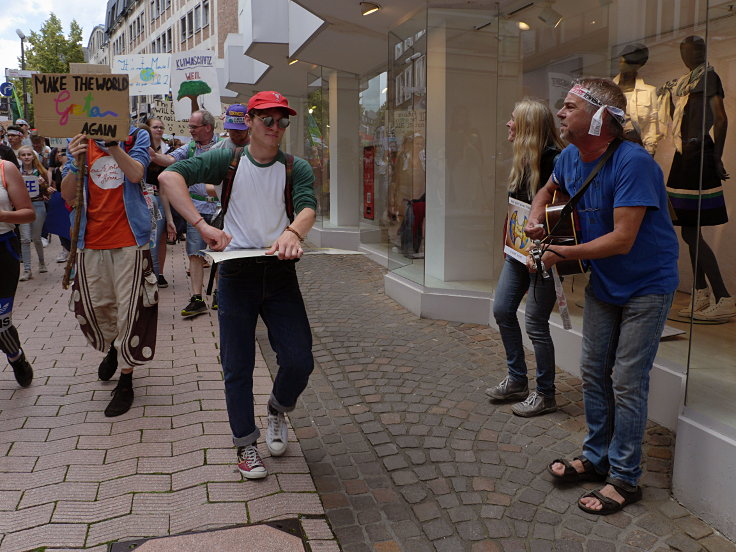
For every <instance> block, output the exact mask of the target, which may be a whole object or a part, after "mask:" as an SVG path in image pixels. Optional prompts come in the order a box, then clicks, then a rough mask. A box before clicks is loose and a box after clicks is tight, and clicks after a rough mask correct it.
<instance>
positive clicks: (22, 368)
mask: <svg viewBox="0 0 736 552" xmlns="http://www.w3.org/2000/svg"><path fill="white" fill-rule="evenodd" d="M10 365H11V366H12V367H13V374H15V381H17V382H18V385H20V386H21V387H28V386H29V385H31V382H32V381H33V367H32V366H31V363H30V362H28V361H27V360H26V354H25V353H24V352H23V351H21V352H20V356H19V357H18V358H16V359H15V360H14V361H13V362H11V363H10Z"/></svg>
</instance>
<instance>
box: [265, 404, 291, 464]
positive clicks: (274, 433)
mask: <svg viewBox="0 0 736 552" xmlns="http://www.w3.org/2000/svg"><path fill="white" fill-rule="evenodd" d="M288 444H289V428H288V426H287V425H286V417H285V416H284V413H283V412H277V413H276V414H271V413H270V412H269V413H268V428H267V429H266V446H267V447H268V452H270V453H271V456H281V455H282V454H284V453H285V452H286V447H287V445H288Z"/></svg>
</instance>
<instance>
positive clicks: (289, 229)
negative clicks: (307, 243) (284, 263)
mask: <svg viewBox="0 0 736 552" xmlns="http://www.w3.org/2000/svg"><path fill="white" fill-rule="evenodd" d="M287 230H288V231H289V232H291V233H293V234H296V237H297V238H299V241H300V242H303V241H304V238H302V235H301V234H300V233H299V232H297V231H296V230H294V229H293V228H292V227H291V226H287V227H286V228H284V232H286V231H287Z"/></svg>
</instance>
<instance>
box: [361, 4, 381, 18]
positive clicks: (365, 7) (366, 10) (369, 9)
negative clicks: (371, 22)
mask: <svg viewBox="0 0 736 552" xmlns="http://www.w3.org/2000/svg"><path fill="white" fill-rule="evenodd" d="M380 9H381V6H379V5H378V4H374V3H373V2H361V3H360V13H361V14H363V15H370V14H372V13H376V12H377V11H378V10H380Z"/></svg>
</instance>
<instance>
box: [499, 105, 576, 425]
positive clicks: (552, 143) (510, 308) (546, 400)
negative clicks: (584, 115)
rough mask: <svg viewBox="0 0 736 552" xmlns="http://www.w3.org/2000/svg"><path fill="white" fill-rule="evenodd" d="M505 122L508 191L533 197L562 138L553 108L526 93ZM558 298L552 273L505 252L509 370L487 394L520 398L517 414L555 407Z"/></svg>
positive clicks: (502, 289) (502, 301)
mask: <svg viewBox="0 0 736 552" xmlns="http://www.w3.org/2000/svg"><path fill="white" fill-rule="evenodd" d="M506 126H507V127H508V129H509V133H508V141H509V142H511V143H512V144H513V149H514V157H513V163H512V167H511V173H510V174H509V184H508V193H509V197H512V198H514V199H517V200H519V201H523V202H524V203H531V201H532V199H533V198H534V195H535V194H536V193H537V190H539V188H541V187H542V186H544V184H545V183H546V182H547V180H548V179H549V177H550V175H551V174H552V168H553V167H554V163H555V159H557V156H558V155H559V154H560V151H562V148H563V147H564V143H563V142H562V140H561V139H560V137H559V136H558V134H557V128H555V119H554V115H553V114H552V111H551V110H550V108H549V106H548V105H547V104H546V103H544V102H542V101H540V100H532V99H524V100H521V101H520V102H518V103H517V104H516V105H515V106H514V110H513V112H512V113H511V119H509V122H507V123H506ZM527 291H528V292H529V293H528V294H527ZM525 294H527V300H526V308H525V314H524V318H525V324H526V333H527V335H528V336H529V339H531V341H532V345H533V346H534V356H535V357H536V360H537V379H536V383H537V390H536V391H533V392H532V393H531V394H530V393H529V383H528V381H527V369H526V360H525V359H524V343H523V341H522V336H521V328H520V327H519V319H518V318H517V315H516V311H517V310H518V308H519V305H520V304H521V300H522V299H523V298H524V295H525ZM556 298H557V294H556V292H555V286H554V282H553V280H552V279H551V278H542V277H541V275H536V276H534V275H530V274H529V271H528V270H527V268H526V266H525V265H524V263H523V262H520V261H518V260H516V259H514V258H513V257H512V256H511V255H507V256H506V260H505V261H504V264H503V269H501V276H500V277H499V279H498V286H497V288H496V293H495V295H494V300H493V316H494V318H495V319H496V324H498V330H499V332H500V333H501V340H502V341H503V347H504V349H505V350H506V363H507V364H508V375H507V376H506V377H505V378H504V379H503V380H502V381H501V382H500V383H498V384H497V385H495V386H493V387H490V388H488V389H486V395H488V396H489V397H491V398H492V399H494V400H497V401H521V402H518V403H517V404H515V405H514V406H512V407H511V411H512V412H513V413H514V414H516V415H517V416H523V417H525V418H529V417H531V416H540V415H542V414H547V413H549V412H554V411H555V410H557V403H556V402H555V345H554V343H553V342H552V336H551V335H550V332H549V315H550V314H551V313H552V309H553V308H554V306H555V300H556Z"/></svg>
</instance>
